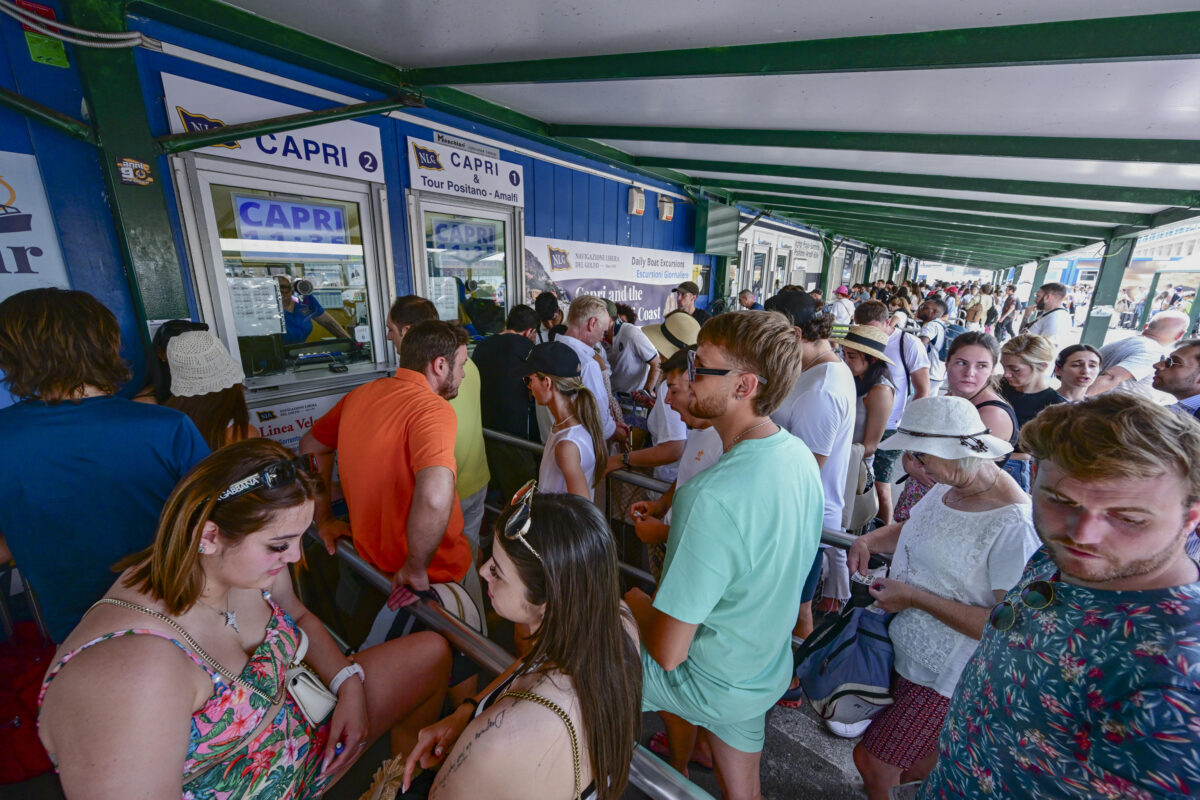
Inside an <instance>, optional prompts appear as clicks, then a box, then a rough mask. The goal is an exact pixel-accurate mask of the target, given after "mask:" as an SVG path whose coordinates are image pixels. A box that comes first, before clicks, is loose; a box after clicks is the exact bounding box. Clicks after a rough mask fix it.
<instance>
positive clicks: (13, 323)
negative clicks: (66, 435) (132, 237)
mask: <svg viewBox="0 0 1200 800" xmlns="http://www.w3.org/2000/svg"><path fill="white" fill-rule="evenodd" d="M0 372H3V373H4V381H5V383H7V384H8V389H9V391H10V392H12V393H13V394H14V395H16V396H17V397H19V398H21V399H22V400H27V399H30V398H36V399H38V400H42V401H44V402H46V403H60V402H62V401H63V400H67V399H70V398H71V396H72V395H74V394H75V393H76V392H78V391H79V390H80V389H82V388H83V387H84V385H90V386H94V387H96V388H97V389H99V390H101V391H102V392H104V393H105V394H112V393H113V392H115V391H116V390H117V387H118V386H120V385H121V384H122V383H125V382H126V381H128V380H129V365H128V364H126V363H125V361H124V360H122V358H121V327H120V326H119V325H118V324H117V318H116V317H115V316H113V313H112V312H111V311H109V310H108V309H107V308H105V307H104V306H103V305H101V303H100V301H99V300H97V299H96V298H94V297H92V296H91V295H90V294H88V293H87V292H76V291H71V290H69V289H28V290H26V291H24V292H17V293H16V294H14V295H13V296H12V297H10V298H8V299H7V300H5V301H4V302H3V303H0Z"/></svg>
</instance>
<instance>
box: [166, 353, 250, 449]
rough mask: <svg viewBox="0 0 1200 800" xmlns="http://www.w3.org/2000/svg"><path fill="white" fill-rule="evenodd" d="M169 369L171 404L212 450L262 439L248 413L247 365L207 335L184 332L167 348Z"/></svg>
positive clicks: (168, 401)
mask: <svg viewBox="0 0 1200 800" xmlns="http://www.w3.org/2000/svg"><path fill="white" fill-rule="evenodd" d="M167 364H168V366H169V367H170V370H171V398H170V399H169V400H167V405H168V406H170V407H171V408H174V409H177V410H179V411H182V412H183V413H184V414H187V415H188V416H189V417H191V418H192V422H194V423H196V427H197V428H198V429H199V430H200V435H201V436H203V437H204V440H205V441H206V442H208V446H209V447H210V448H211V449H213V450H216V449H218V448H221V447H224V446H225V445H227V444H232V443H233V442H240V441H242V440H243V439H253V438H255V437H256V436H258V435H259V432H258V429H257V428H255V427H254V426H253V425H251V424H250V412H249V411H248V410H247V408H246V389H245V387H244V386H243V385H242V381H243V380H245V373H243V372H242V365H241V364H239V363H238V362H237V361H235V360H234V358H233V356H231V355H229V351H228V350H226V349H225V345H223V344H221V340H220V339H218V338H217V337H216V336H213V335H212V334H211V333H209V332H208V331H186V332H184V333H181V334H179V335H178V336H176V337H174V338H173V339H171V341H170V342H168V343H167Z"/></svg>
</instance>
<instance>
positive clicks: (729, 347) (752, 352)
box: [698, 311, 800, 417]
mask: <svg viewBox="0 0 1200 800" xmlns="http://www.w3.org/2000/svg"><path fill="white" fill-rule="evenodd" d="M698 344H711V345H714V346H716V347H719V348H721V349H722V350H724V351H725V352H726V353H727V354H728V355H729V358H730V360H731V361H732V362H733V363H734V364H735V365H736V366H737V367H738V368H739V369H743V370H745V371H746V372H752V373H754V374H755V375H757V376H759V377H761V378H763V379H764V380H765V381H766V383H765V384H764V383H762V382H761V381H760V382H759V384H758V390H757V391H756V392H755V394H754V413H755V414H756V415H758V416H760V417H765V416H767V415H768V414H770V413H771V412H772V411H774V410H775V409H777V408H779V405H780V403H782V402H783V401H784V399H785V398H786V397H787V396H788V393H789V392H791V391H792V385H793V384H795V382H796V378H797V376H799V374H800V340H799V339H798V338H797V337H796V330H795V328H794V327H793V326H792V323H791V322H790V321H789V320H788V318H787V317H785V316H784V315H783V314H780V313H779V312H778V311H740V312H738V313H737V314H718V315H717V316H715V317H713V318H712V319H710V320H709V321H708V322H706V323H704V327H702V328H701V329H700V337H699V339H698Z"/></svg>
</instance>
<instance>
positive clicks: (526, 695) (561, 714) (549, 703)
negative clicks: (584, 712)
mask: <svg viewBox="0 0 1200 800" xmlns="http://www.w3.org/2000/svg"><path fill="white" fill-rule="evenodd" d="M505 697H515V698H517V699H518V700H530V701H532V702H534V703H537V704H538V705H539V706H543V707H545V708H548V709H550V710H551V711H553V712H554V713H555V714H558V718H559V719H561V720H562V721H563V724H564V725H566V726H567V733H569V734H570V735H571V760H572V761H574V762H575V800H580V796H581V795H580V793H579V792H580V786H579V782H580V779H579V739H577V738H576V736H575V726H574V725H572V724H571V718H570V717H568V716H567V712H565V711H563V710H562V708H561V707H560V706H559V705H558V704H557V703H555V702H554V701H553V700H547V699H546V698H544V697H542V696H541V695H540V694H534V693H533V692H520V691H511V690H510V691H506V692H504V693H503V694H501V695H500V696H499V697H497V698H496V700H497V701H500V700H503V699H504V698H505Z"/></svg>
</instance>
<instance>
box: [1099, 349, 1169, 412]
mask: <svg viewBox="0 0 1200 800" xmlns="http://www.w3.org/2000/svg"><path fill="white" fill-rule="evenodd" d="M1166 354H1167V349H1166V348H1165V347H1163V346H1162V345H1161V344H1159V343H1158V342H1156V341H1154V340H1153V339H1151V338H1150V337H1149V336H1130V337H1129V338H1128V339H1122V340H1121V341H1119V342H1109V343H1108V344H1106V345H1104V347H1101V348H1100V371H1101V372H1105V371H1106V370H1109V369H1112V368H1113V367H1122V368H1123V369H1125V370H1126V371H1127V372H1129V374H1130V375H1132V376H1133V377H1132V378H1131V379H1129V380H1127V381H1123V382H1121V383H1119V384H1117V386H1115V387H1114V388H1113V390H1112V391H1114V392H1125V393H1128V394H1136V395H1140V396H1142V397H1147V398H1150V399H1151V400H1154V401H1155V402H1156V403H1162V404H1164V405H1165V404H1168V403H1173V402H1175V398H1174V397H1172V396H1171V395H1169V394H1166V393H1165V392H1160V391H1158V390H1157V389H1155V388H1154V386H1153V385H1152V384H1153V382H1154V365H1155V364H1157V363H1158V362H1159V360H1160V359H1162V357H1163V356H1165V355H1166Z"/></svg>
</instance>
